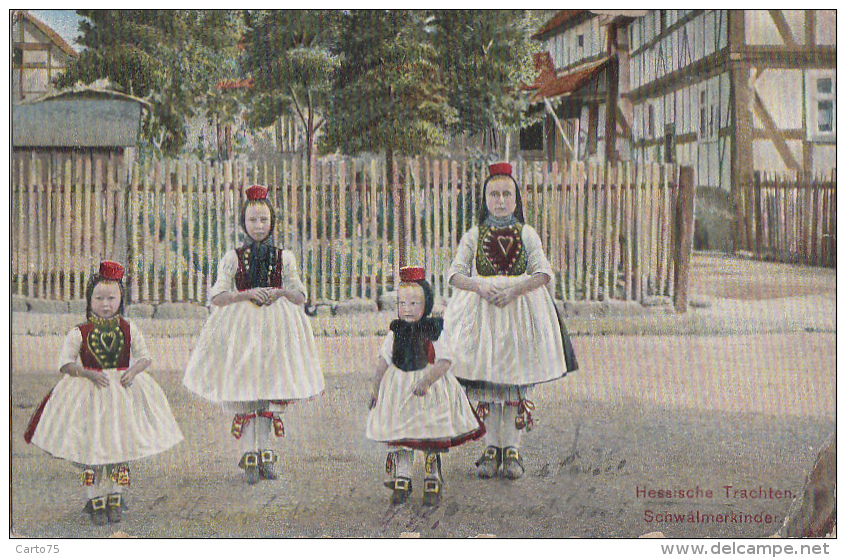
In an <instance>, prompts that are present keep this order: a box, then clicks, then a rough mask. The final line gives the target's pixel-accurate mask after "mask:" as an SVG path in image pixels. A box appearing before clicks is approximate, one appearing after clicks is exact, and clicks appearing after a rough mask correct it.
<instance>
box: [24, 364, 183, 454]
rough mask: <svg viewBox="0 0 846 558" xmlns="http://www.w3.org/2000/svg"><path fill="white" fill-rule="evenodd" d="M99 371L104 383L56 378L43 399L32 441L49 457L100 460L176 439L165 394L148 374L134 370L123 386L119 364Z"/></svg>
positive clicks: (154, 450)
mask: <svg viewBox="0 0 846 558" xmlns="http://www.w3.org/2000/svg"><path fill="white" fill-rule="evenodd" d="M104 372H105V373H106V374H107V375H108V377H109V386H108V387H97V386H96V385H94V383H93V382H91V381H90V380H88V379H86V378H82V377H70V376H65V377H64V378H62V379H61V380H60V381H59V383H58V384H56V387H54V388H53V390H52V391H51V392H50V395H49V396H48V399H47V400H46V402H45V403H44V408H43V411H42V413H41V416H40V418H38V419H37V420H38V422H37V424H36V425H35V431H34V433H33V434H32V443H33V444H35V445H36V446H38V447H39V448H41V449H43V450H44V451H46V452H48V453H49V454H50V455H52V456H54V457H59V458H62V459H67V460H70V461H73V462H75V463H80V464H85V465H106V464H109V463H125V462H128V461H134V460H136V459H141V458H143V457H149V456H151V455H156V454H158V453H161V452H163V451H165V450H167V449H169V448H171V447H173V446H175V445H176V444H178V443H179V442H180V441H181V440H182V431H181V430H180V429H179V425H178V424H176V419H174V417H173V413H172V412H171V410H170V405H169V404H168V402H167V398H166V397H165V394H164V392H163V391H162V389H161V387H159V384H157V383H156V381H155V380H154V379H153V378H152V377H151V376H150V375H149V374H147V373H145V372H142V373H140V374H138V375H137V376H136V377H135V379H134V380H133V382H132V385H131V386H129V387H126V388H125V387H123V386H121V385H120V377H121V375H122V374H123V371H122V370H116V369H109V370H104Z"/></svg>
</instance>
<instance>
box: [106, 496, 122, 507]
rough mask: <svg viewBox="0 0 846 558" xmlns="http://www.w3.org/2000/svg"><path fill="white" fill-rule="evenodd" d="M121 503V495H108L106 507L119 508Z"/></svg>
mask: <svg viewBox="0 0 846 558" xmlns="http://www.w3.org/2000/svg"><path fill="white" fill-rule="evenodd" d="M120 503H121V495H120V494H118V493H115V494H109V497H108V505H109V507H110V508H119V507H120Z"/></svg>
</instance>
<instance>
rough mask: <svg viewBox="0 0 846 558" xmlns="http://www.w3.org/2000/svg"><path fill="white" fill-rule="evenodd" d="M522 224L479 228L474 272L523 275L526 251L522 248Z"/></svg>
mask: <svg viewBox="0 0 846 558" xmlns="http://www.w3.org/2000/svg"><path fill="white" fill-rule="evenodd" d="M522 231H523V225H522V223H514V224H513V225H509V226H507V227H503V228H495V227H491V226H489V225H487V224H485V225H481V226H480V227H479V242H478V244H477V247H476V270H477V272H478V274H479V275H482V276H491V275H523V274H524V273H525V272H526V266H527V261H526V250H525V249H524V247H523V237H522Z"/></svg>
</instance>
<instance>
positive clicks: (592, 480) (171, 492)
mask: <svg viewBox="0 0 846 558" xmlns="http://www.w3.org/2000/svg"><path fill="white" fill-rule="evenodd" d="M829 271H831V270H810V271H809V270H808V269H806V268H799V267H796V266H783V265H778V264H764V263H760V262H748V261H745V260H736V259H733V258H725V257H722V256H717V255H707V254H706V255H699V256H698V257H697V258H696V259H695V260H694V278H693V284H694V285H695V288H693V289H692V291H693V292H692V294H695V295H697V296H705V297H713V298H714V299H715V300H716V301H717V302H718V303H716V304H714V308H725V307H726V304H727V303H729V302H737V304H740V305H742V304H744V301H746V302H748V303H749V304H758V303H761V302H767V301H769V302H771V303H773V304H775V305H776V306H774V307H776V308H793V307H792V306H790V304H793V303H795V302H796V301H799V300H804V301H805V302H808V300H810V299H808V298H807V297H812V299H813V301H816V302H814V303H813V305H812V306H813V308H814V309H815V312H816V313H818V314H819V315H818V316H810V317H808V316H803V319H806V320H810V322H808V323H811V324H812V325H813V324H816V323H817V322H821V323H822V322H825V323H829V322H828V321H827V320H830V319H831V316H830V315H829V314H830V313H833V312H834V294H835V281H834V279H835V277H834V272H833V271H831V272H830V273H829ZM803 297H806V298H803ZM819 301H822V302H819ZM829 301H830V302H831V304H830V306H829V305H828V302H829ZM779 305H781V306H779ZM785 305H786V306H785ZM787 318H790V316H787ZM815 320H816V321H815ZM790 323H791V324H792V323H793V322H790ZM788 325H790V324H788ZM791 327H792V326H791ZM791 327H787V328H777V331H774V332H772V333H754V334H734V335H724V334H708V335H577V336H574V339H573V342H574V346H575V349H576V351H577V353H578V356H579V361H580V365H581V370H580V371H578V372H576V373H575V374H573V375H571V376H570V377H568V378H566V379H564V380H562V381H559V382H555V383H553V384H549V385H546V386H544V387H542V388H539V389H538V390H537V393H536V397H535V398H534V401H535V404H536V407H537V410H536V412H535V419H536V426H535V429H534V430H533V431H532V432H531V433H529V434H527V435H524V438H523V452H524V458H525V460H526V475H525V477H524V478H522V479H520V480H518V481H516V482H508V481H505V480H501V479H494V480H480V479H478V478H476V476H475V472H474V467H473V461H474V460H475V459H476V458H477V457H478V454H479V453H480V452H481V450H482V449H483V445H482V443H481V442H474V443H470V444H465V445H464V446H461V447H459V448H455V449H453V450H452V451H450V452H449V453H448V454H447V456H446V458H445V460H444V474H445V480H446V484H445V487H444V498H443V501H442V503H441V505H440V506H438V507H436V508H431V509H429V508H424V507H423V506H422V505H421V490H420V489H421V488H422V464H421V462H422V459H420V457H419V456H418V459H417V461H416V463H415V469H416V472H415V477H414V479H413V482H414V485H415V489H414V490H415V492H414V493H413V495H412V498H411V500H410V501H409V503H407V504H405V505H403V506H396V507H391V506H390V505H389V502H388V498H389V492H388V491H387V490H386V489H385V488H383V487H382V486H381V480H382V477H383V474H384V459H385V454H384V449H383V448H382V447H380V446H379V445H378V444H375V443H372V442H369V441H368V440H366V439H365V437H364V425H365V420H366V414H367V412H366V407H365V401H366V393H367V391H366V390H367V386H368V381H369V374H370V363H371V362H372V360H373V355H374V354H375V349H376V347H377V346H378V344H379V342H380V339H379V338H378V337H374V336H368V337H352V336H344V337H321V338H319V339H318V346H319V347H320V351H321V353H322V358H323V361H322V362H323V363H324V365H325V368H324V373H325V375H326V380H327V388H326V393H325V394H324V396H323V397H322V398H320V399H319V400H316V401H313V402H308V403H303V404H301V405H298V406H296V407H294V408H292V409H291V410H289V411H288V413H287V414H286V416H285V426H286V432H287V437H286V438H284V439H282V440H280V441H279V444H278V449H279V450H280V451H281V478H280V480H278V481H273V482H269V481H262V482H261V483H259V484H258V485H255V486H247V485H246V484H245V483H244V481H243V477H242V472H241V470H240V469H238V468H237V466H236V463H237V461H238V458H239V457H240V453H241V449H240V447H239V445H238V443H237V442H236V441H235V440H234V439H233V438H232V437H231V436H230V435H229V434H228V431H229V425H230V421H231V417H229V416H227V415H226V414H225V413H223V412H222V411H221V410H220V409H219V408H218V407H217V406H215V405H211V404H209V403H207V402H205V401H203V400H202V399H200V398H198V397H195V396H194V395H193V394H191V393H189V392H188V391H187V390H185V389H184V388H183V387H182V386H181V376H182V370H183V369H184V365H185V362H186V361H187V357H188V354H189V352H190V349H191V345H192V343H193V338H192V337H176V338H164V337H162V338H151V339H150V344H151V350H152V351H153V355H154V366H153V369H152V372H151V373H152V375H153V376H154V377H155V378H156V379H157V381H159V383H160V384H161V385H162V387H163V389H164V390H165V393H166V394H167V396H168V398H169V400H170V402H171V405H172V408H173V410H174V414H175V415H176V419H177V421H178V422H179V424H180V425H181V426H182V429H183V433H184V435H185V440H184V441H183V442H182V443H181V444H179V445H178V446H177V447H175V448H174V449H173V450H171V451H169V452H166V453H165V454H162V455H159V456H155V457H152V458H149V459H146V460H143V461H141V462H138V463H136V464H134V465H133V470H132V471H133V472H132V475H133V476H132V482H133V485H132V487H131V488H130V490H129V492H128V499H129V505H130V510H129V512H128V513H127V514H126V516H125V520H124V521H123V522H122V523H121V524H120V525H119V526H104V527H93V526H91V525H90V524H89V522H88V519H87V516H85V515H84V514H83V513H82V512H81V509H82V506H83V504H84V498H83V493H82V488H81V487H80V486H79V481H78V474H77V472H76V470H75V469H73V468H72V467H71V466H70V465H69V464H68V463H66V462H64V461H61V460H57V459H52V458H50V457H49V456H47V455H46V454H45V453H44V452H42V451H41V450H39V449H38V448H36V447H34V446H28V445H26V444H25V443H24V442H23V439H22V433H23V430H24V428H25V426H26V422H27V420H28V418H29V416H30V414H31V413H32V411H33V409H34V407H35V405H37V403H38V402H39V401H40V399H41V397H42V396H43V395H44V394H45V393H46V392H47V391H48V390H49V389H50V387H51V386H52V385H53V384H54V383H55V381H56V380H57V374H56V373H55V372H53V371H52V370H51V368H52V366H51V365H50V364H49V363H50V362H51V361H52V358H54V357H53V355H55V354H56V351H57V348H58V344H59V342H60V337H59V336H56V335H48V336H40V337H36V336H13V339H12V350H13V353H12V365H13V369H12V386H11V400H12V413H11V421H12V422H11V429H12V438H11V455H12V460H11V461H12V475H11V489H12V499H11V504H12V508H11V526H12V528H13V529H14V531H15V532H16V533H19V534H21V535H24V536H30V537H106V536H109V535H110V534H112V533H114V532H115V531H117V530H118V529H120V530H122V531H123V532H125V533H127V534H129V535H133V536H139V537H298V536H305V537H321V536H330V537H397V536H400V535H401V534H402V533H404V532H416V533H420V535H421V536H422V537H470V536H475V535H479V534H492V535H495V536H497V537H636V536H639V535H641V534H644V533H647V532H650V531H663V532H664V533H665V534H666V535H667V536H669V537H705V536H707V537H764V536H768V535H771V534H772V533H774V532H775V531H776V530H777V529H778V527H779V526H780V525H781V522H782V520H783V518H784V515H785V514H786V513H787V511H788V509H789V507H790V504H791V497H790V495H791V494H792V495H798V494H799V491H800V490H801V488H802V483H803V480H804V477H805V474H806V471H807V469H808V468H809V467H810V465H811V463H812V460H813V457H814V455H815V453H816V451H817V449H818V448H819V446H820V445H821V444H822V443H823V442H824V440H825V439H826V437H827V436H828V435H829V433H830V432H831V431H832V430H833V429H834V428H835V373H836V367H835V343H836V333H835V331H833V330H831V329H830V328H829V327H816V326H814V327H810V328H809V327H807V326H802V327H798V328H793V329H795V331H790V329H791ZM725 487H730V488H728V489H726V488H725ZM697 488H699V490H700V493H699V494H697V493H696V489H697ZM659 489H662V490H667V489H672V490H682V491H685V492H688V491H691V494H692V495H693V497H692V498H686V497H685V498H680V497H673V498H660V497H655V494H653V495H652V496H651V497H650V496H648V495H644V494H643V492H644V491H649V490H659ZM707 490H710V491H711V495H710V496H707V495H705V494H704V493H706V491H707ZM727 490H728V492H727ZM744 496H745V497H744ZM762 496H766V497H762ZM697 512H698V514H699V516H698V521H696V520H694V521H692V522H691V521H690V517H693V518H694V519H696V517H697V516H696V514H697ZM706 514H713V515H706ZM681 515H683V516H684V517H685V520H684V521H683V522H681V520H680V519H679V517H680V516H681ZM718 516H719V518H720V519H717V518H718ZM767 516H769V518H768V517H767ZM722 518H727V519H728V521H727V522H722V521H721V519H722ZM706 519H707V520H708V522H705V520H706ZM768 519H769V522H767V520H768Z"/></svg>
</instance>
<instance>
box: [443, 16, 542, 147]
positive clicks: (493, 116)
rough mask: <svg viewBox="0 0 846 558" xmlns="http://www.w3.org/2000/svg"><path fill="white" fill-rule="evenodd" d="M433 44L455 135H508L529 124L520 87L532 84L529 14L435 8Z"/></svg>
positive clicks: (532, 25)
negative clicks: (454, 118)
mask: <svg viewBox="0 0 846 558" xmlns="http://www.w3.org/2000/svg"><path fill="white" fill-rule="evenodd" d="M431 25H432V29H433V33H432V44H433V45H434V47H435V49H436V51H437V61H438V64H439V65H440V67H441V70H442V71H443V75H444V81H445V84H446V87H447V91H448V93H447V94H448V96H449V104H450V105H451V106H453V107H454V108H455V109H456V111H457V113H458V119H457V121H456V122H455V123H454V124H453V126H451V128H450V131H452V132H455V133H461V132H467V133H470V134H479V133H487V132H488V131H490V130H494V131H497V132H506V133H510V132H511V131H515V130H518V129H520V128H522V127H524V126H526V125H528V124H529V123H531V118H530V117H529V116H528V115H527V109H528V104H527V101H526V99H527V97H526V95H525V94H523V93H522V91H521V87H522V86H523V85H525V84H529V83H532V82H533V81H534V77H535V76H534V74H535V71H534V63H533V59H532V55H533V52H534V51H535V50H537V45H536V44H534V43H533V41H532V40H531V34H532V32H533V31H534V30H535V29H536V28H537V25H538V19H537V17H534V14H533V13H532V12H530V11H528V10H434V11H433V12H432V20H431Z"/></svg>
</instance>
